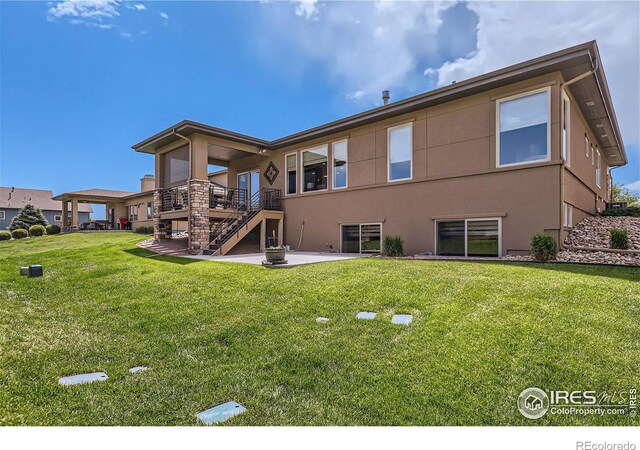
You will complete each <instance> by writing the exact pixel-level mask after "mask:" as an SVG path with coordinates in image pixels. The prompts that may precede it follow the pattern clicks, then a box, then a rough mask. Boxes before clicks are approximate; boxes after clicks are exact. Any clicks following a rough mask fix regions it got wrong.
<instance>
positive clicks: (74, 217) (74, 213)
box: [71, 198, 78, 229]
mask: <svg viewBox="0 0 640 450" xmlns="http://www.w3.org/2000/svg"><path fill="white" fill-rule="evenodd" d="M71 226H72V227H74V228H76V229H77V228H78V199H76V198H74V199H72V200H71Z"/></svg>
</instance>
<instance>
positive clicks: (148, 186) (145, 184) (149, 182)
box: [140, 174, 156, 192]
mask: <svg viewBox="0 0 640 450" xmlns="http://www.w3.org/2000/svg"><path fill="white" fill-rule="evenodd" d="M155 188H156V177H154V176H153V175H151V174H147V175H145V176H144V177H142V178H140V192H147V191H153V190H154V189H155Z"/></svg>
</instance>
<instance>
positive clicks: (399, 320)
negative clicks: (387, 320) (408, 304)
mask: <svg viewBox="0 0 640 450" xmlns="http://www.w3.org/2000/svg"><path fill="white" fill-rule="evenodd" d="M412 321H413V315H412V314H395V315H394V316H393V317H392V318H391V323H395V324H396V325H409V324H410V323H411V322H412Z"/></svg>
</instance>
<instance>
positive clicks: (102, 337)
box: [0, 233, 640, 425]
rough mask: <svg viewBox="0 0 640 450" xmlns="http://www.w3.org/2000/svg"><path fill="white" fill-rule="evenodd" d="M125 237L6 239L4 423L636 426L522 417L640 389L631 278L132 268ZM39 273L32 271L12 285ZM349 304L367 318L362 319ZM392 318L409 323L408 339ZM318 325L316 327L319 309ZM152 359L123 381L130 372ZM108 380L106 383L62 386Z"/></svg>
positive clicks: (146, 262)
mask: <svg viewBox="0 0 640 450" xmlns="http://www.w3.org/2000/svg"><path fill="white" fill-rule="evenodd" d="M140 239H143V237H141V236H139V235H135V234H128V233H127V234H90V235H89V234H74V235H67V236H51V237H42V238H35V239H28V240H24V241H17V242H0V424H2V425H85V424H93V425H195V424H196V423H197V422H196V419H195V414H196V413H198V412H199V411H201V410H203V409H205V408H208V407H210V406H213V405H216V404H218V403H222V402H226V401H230V400H235V401H238V402H240V403H242V404H244V405H245V406H246V407H247V408H248V411H247V413H245V414H243V415H241V416H238V417H235V418H234V419H232V420H231V421H229V422H227V423H226V424H227V425H392V424H398V425H497V424H505V425H506V424H514V425H531V424H536V425H540V424H555V425H601V424H602V425H604V424H607V425H630V424H636V425H637V424H638V423H639V422H638V419H631V418H629V417H628V416H624V417H615V416H614V417H612V416H607V417H593V416H590V417H586V418H585V417H577V416H569V417H566V416H565V417H557V416H549V415H547V416H545V417H544V418H542V419H540V420H537V421H531V420H528V419H525V418H524V417H522V416H521V415H520V413H519V412H518V411H517V408H516V400H517V396H518V394H519V393H520V392H521V391H522V390H523V389H524V388H527V387H530V386H538V387H541V388H544V389H566V390H576V389H589V390H598V391H600V390H608V391H613V390H617V391H620V390H627V389H629V388H630V387H633V386H635V387H640V386H639V385H640V375H639V371H638V368H639V366H638V364H639V361H640V344H639V342H640V320H639V318H640V283H639V282H640V269H638V268H620V267H609V268H607V267H587V266H574V265H533V264H529V265H528V264H507V263H472V262H464V263H463V262H453V261H409V260H385V259H356V260H348V261H342V262H331V263H323V264H317V265H311V266H301V267H296V268H291V269H278V270H268V269H263V268H261V267H255V266H248V265H240V264H230V263H214V262H211V261H193V260H187V259H178V258H170V257H163V258H145V257H144V256H146V255H148V254H149V253H148V252H147V251H145V250H141V249H138V248H137V247H135V243H136V242H137V241H139V240H140ZM28 264H42V265H43V266H44V270H45V276H44V277H43V278H26V277H20V276H19V268H20V266H23V265H28ZM360 310H372V311H377V312H378V316H377V317H376V318H375V319H374V320H372V321H362V320H356V319H355V315H356V313H357V312H358V311H360ZM395 312H408V313H412V314H414V322H413V324H412V325H410V326H408V327H403V326H398V325H392V324H391V320H390V319H391V316H392V314H393V313H395ZM320 315H322V316H327V317H329V318H331V320H330V321H329V322H328V323H325V324H319V323H316V321H315V318H316V317H317V316H320ZM136 365H148V366H150V367H151V369H150V370H148V371H146V372H142V373H138V374H136V375H131V374H129V373H128V369H129V368H130V367H133V366H136ZM92 371H105V372H107V373H108V375H109V380H108V381H106V382H103V383H93V384H89V385H81V386H74V387H66V388H64V387H61V386H59V385H58V382H57V381H58V378H59V377H60V376H64V375H72V374H77V373H83V372H92Z"/></svg>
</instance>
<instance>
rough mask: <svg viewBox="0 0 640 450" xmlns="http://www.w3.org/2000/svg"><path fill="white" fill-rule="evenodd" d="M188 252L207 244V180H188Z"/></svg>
mask: <svg viewBox="0 0 640 450" xmlns="http://www.w3.org/2000/svg"><path fill="white" fill-rule="evenodd" d="M188 186H189V252H190V253H199V252H200V251H202V250H204V249H206V248H208V245H209V180H197V179H193V180H190V181H189V185H188Z"/></svg>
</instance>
